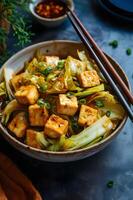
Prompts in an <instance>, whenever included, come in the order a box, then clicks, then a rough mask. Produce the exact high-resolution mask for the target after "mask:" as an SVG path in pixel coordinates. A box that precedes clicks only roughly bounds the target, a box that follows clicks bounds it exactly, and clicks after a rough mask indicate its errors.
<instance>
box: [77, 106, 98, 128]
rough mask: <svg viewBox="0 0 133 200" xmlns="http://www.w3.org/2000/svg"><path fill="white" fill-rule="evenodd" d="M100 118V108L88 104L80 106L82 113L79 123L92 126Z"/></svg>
mask: <svg viewBox="0 0 133 200" xmlns="http://www.w3.org/2000/svg"><path fill="white" fill-rule="evenodd" d="M97 119H98V110H96V109H94V108H91V107H89V106H86V105H82V106H81V108H80V114H79V119H78V123H79V124H80V125H81V126H86V125H87V126H90V125H91V124H93V123H94V122H95V121H96V120H97Z"/></svg>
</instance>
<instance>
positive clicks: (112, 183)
mask: <svg viewBox="0 0 133 200" xmlns="http://www.w3.org/2000/svg"><path fill="white" fill-rule="evenodd" d="M113 185H114V181H112V180H110V181H109V182H108V183H107V187H108V188H112V187H113Z"/></svg>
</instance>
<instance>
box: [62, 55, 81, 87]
mask: <svg viewBox="0 0 133 200" xmlns="http://www.w3.org/2000/svg"><path fill="white" fill-rule="evenodd" d="M64 79H65V86H66V88H67V89H68V90H70V91H81V90H82V89H81V88H80V87H77V86H76V85H75V83H74V81H73V78H72V74H71V68H70V63H69V57H68V58H67V59H66V63H65V74H64Z"/></svg>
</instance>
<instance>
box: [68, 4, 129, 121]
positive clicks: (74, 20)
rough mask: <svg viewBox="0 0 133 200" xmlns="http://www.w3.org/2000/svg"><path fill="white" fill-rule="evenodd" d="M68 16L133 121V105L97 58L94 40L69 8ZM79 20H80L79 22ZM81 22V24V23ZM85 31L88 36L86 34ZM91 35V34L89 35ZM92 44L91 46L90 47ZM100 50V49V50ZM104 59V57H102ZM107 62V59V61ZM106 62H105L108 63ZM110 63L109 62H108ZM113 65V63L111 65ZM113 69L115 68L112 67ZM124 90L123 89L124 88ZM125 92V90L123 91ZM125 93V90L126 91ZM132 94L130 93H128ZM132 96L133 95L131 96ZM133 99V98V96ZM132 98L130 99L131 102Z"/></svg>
mask: <svg viewBox="0 0 133 200" xmlns="http://www.w3.org/2000/svg"><path fill="white" fill-rule="evenodd" d="M66 13H67V16H68V18H69V20H70V21H71V23H72V25H73V27H74V28H75V30H76V32H77V33H78V35H79V37H80V38H81V40H82V42H83V43H84V45H85V46H86V48H87V49H88V50H89V52H90V53H91V55H92V57H93V58H94V60H95V61H96V63H97V65H98V66H99V68H100V70H101V72H102V73H103V75H104V77H105V78H106V79H107V81H108V82H109V83H110V85H111V87H112V89H113V90H114V92H115V93H116V95H117V97H118V99H119V101H120V102H121V104H122V105H123V107H124V108H125V110H126V111H127V113H128V116H129V117H130V119H131V120H132V121H133V112H132V110H131V108H130V106H129V103H131V101H129V102H128V101H127V100H126V98H125V97H124V95H123V94H122V93H121V91H120V89H119V88H118V86H117V84H118V82H117V84H116V82H114V80H113V79H112V77H111V76H110V75H109V73H108V71H107V70H106V69H105V67H104V65H103V64H102V62H101V60H100V58H99V57H98V56H97V54H96V52H95V51H94V49H95V46H94V45H93V44H94V43H93V38H92V37H91V40H90V37H87V36H88V34H89V33H87V31H86V30H85V28H84V30H83V29H82V28H83V25H82V26H81V22H80V20H79V19H78V17H77V16H76V14H75V13H74V12H73V11H71V10H70V9H69V8H68V10H67V11H66ZM77 19H78V20H77ZM79 22H80V23H79ZM85 31H86V33H87V34H85ZM89 35H90V34H89ZM90 43H91V45H90ZM95 45H96V46H97V44H96V43H95ZM99 50H100V48H99ZM100 51H101V50H100ZM97 52H98V49H97ZM102 58H103V57H102ZM106 60H107V59H106ZM106 60H104V62H105V61H106ZM108 62H109V61H108ZM110 65H111V63H110ZM112 68H113V67H112ZM119 78H120V77H119ZM125 86H126V85H125ZM122 89H123V88H122ZM123 90H124V89H123ZM126 91H128V89H127V87H126ZM124 92H125V90H124ZM127 93H130V92H127ZM130 96H131V95H130ZM131 97H132V96H131ZM131 99H132V98H130V100H131Z"/></svg>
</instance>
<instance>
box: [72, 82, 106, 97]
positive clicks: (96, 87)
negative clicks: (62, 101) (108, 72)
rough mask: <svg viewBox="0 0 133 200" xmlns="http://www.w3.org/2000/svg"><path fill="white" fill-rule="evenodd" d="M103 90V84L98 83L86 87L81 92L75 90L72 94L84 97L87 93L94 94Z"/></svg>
mask: <svg viewBox="0 0 133 200" xmlns="http://www.w3.org/2000/svg"><path fill="white" fill-rule="evenodd" d="M103 90H104V84H100V85H98V86H95V87H92V88H89V89H86V90H84V91H83V92H77V93H75V94H74V96H76V97H84V96H88V95H91V94H94V93H96V92H100V91H103Z"/></svg>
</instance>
